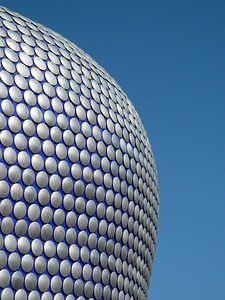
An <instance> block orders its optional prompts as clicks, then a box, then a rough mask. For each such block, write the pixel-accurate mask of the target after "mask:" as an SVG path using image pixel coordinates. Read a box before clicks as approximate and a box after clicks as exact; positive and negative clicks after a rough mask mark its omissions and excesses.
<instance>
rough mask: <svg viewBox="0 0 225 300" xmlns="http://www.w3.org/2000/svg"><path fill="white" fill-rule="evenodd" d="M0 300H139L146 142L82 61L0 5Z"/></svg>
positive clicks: (150, 209) (152, 210)
mask: <svg viewBox="0 0 225 300" xmlns="http://www.w3.org/2000/svg"><path fill="white" fill-rule="evenodd" d="M0 24H1V28H0V201H1V203H0V215H1V228H0V294H1V300H27V299H28V300H52V299H54V300H64V299H66V300H74V299H79V300H82V299H113V300H114V299H121V300H122V299H126V300H128V299H142V300H143V299H147V297H148V287H149V279H150V275H151V270H152V263H153V259H154V251H155V245H156V236H157V229H158V216H159V195H158V183H157V172H156V166H155V161H154V157H153V154H152V150H151V146H150V143H149V141H148V138H147V136H146V132H145V130H144V128H143V125H142V123H141V120H140V118H139V116H138V114H137V112H136V111H135V109H134V107H133V105H132V103H131V102H130V100H129V99H128V97H127V96H126V94H125V93H124V92H123V91H122V90H121V88H120V87H119V86H118V84H117V83H116V82H115V80H114V79H112V78H111V77H110V76H109V74H107V72H106V71H105V70H104V69H103V68H101V67H100V66H99V65H98V64H97V63H96V62H95V61H94V60H93V59H92V58H91V57H90V56H88V55H87V54H86V53H84V52H83V51H82V50H81V49H79V48H78V47H77V46H76V45H74V44H73V43H71V42H70V41H68V40H66V39H64V38H63V37H62V36H60V35H59V34H57V33H55V32H53V31H51V30H50V29H48V28H46V27H44V26H42V25H40V24H37V23H34V22H32V21H31V20H29V19H27V18H24V17H22V16H21V15H19V14H17V13H13V12H11V11H9V10H7V9H6V8H3V7H1V8H0Z"/></svg>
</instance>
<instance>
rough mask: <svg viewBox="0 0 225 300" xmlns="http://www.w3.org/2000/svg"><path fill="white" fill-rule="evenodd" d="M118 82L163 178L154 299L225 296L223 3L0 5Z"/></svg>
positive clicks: (24, 1) (154, 0)
mask: <svg viewBox="0 0 225 300" xmlns="http://www.w3.org/2000/svg"><path fill="white" fill-rule="evenodd" d="M1 5H3V6H6V7H8V8H9V9H11V10H13V11H17V12H19V13H21V14H22V15H24V16H26V17H29V18H31V19H32V20H34V21H36V22H39V23H41V24H43V25H45V26H47V27H50V28H51V29H53V30H55V31H57V32H59V33H61V34H62V35H63V36H65V37H67V38H68V39H70V40H71V41H72V42H74V43H75V44H77V45H78V46H79V47H81V48H82V49H83V50H85V51H86V52H87V53H88V54H90V55H91V56H92V57H93V58H94V59H95V60H96V61H97V62H98V63H99V64H100V65H102V66H103V67H104V68H105V69H106V70H107V71H108V72H109V74H110V75H111V76H112V77H114V78H115V79H116V81H117V82H118V83H119V84H120V86H121V87H122V89H123V90H124V91H125V92H126V94H127V95H128V97H129V98H130V99H131V101H132V102H133V104H134V106H135V107H136V109H137V111H138V112H139V115H140V117H141V118H142V120H143V123H144V126H145V128H146V130H147V133H148V136H149V139H150V142H151V145H152V148H153V152H154V155H155V158H156V163H157V167H158V174H159V184H160V195H161V208H160V225H159V236H158V243H157V249H156V256H155V262H154V265H153V272H152V277H151V288H150V292H149V299H150V300H165V299H167V300H190V299H191V300H203V299H204V300H212V299H216V300H224V299H225V189H224V179H225V176H224V170H225V139H224V132H225V130H224V129H225V116H224V108H225V105H224V98H225V84H224V83H225V82H224V81H225V1H224V0H221V1H220V0H183V1H180V0H170V1H169V0H146V1H144V0H140V1H133V0H129V1H128V0H114V1H106V0H104V1H103V0H95V1H94V0H81V1H77V0H71V1H69V0H64V1H57V0H54V1H53V0H45V1H44V0H39V1H31V0H29V1H28V0H21V1H15V0H2V1H1Z"/></svg>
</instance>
